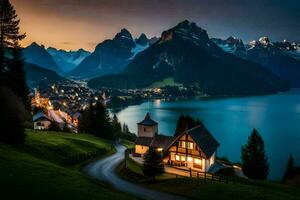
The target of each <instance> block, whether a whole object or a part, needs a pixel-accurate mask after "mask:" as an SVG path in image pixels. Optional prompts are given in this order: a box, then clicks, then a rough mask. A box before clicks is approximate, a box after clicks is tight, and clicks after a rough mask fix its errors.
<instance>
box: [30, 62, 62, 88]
mask: <svg viewBox="0 0 300 200" xmlns="http://www.w3.org/2000/svg"><path fill="white" fill-rule="evenodd" d="M24 70H25V73H26V80H27V84H28V86H29V87H30V88H36V87H39V88H44V87H47V86H49V85H52V84H53V83H56V82H58V81H62V80H64V79H63V78H62V77H61V76H59V75H58V74H57V73H56V72H54V71H52V70H49V69H45V68H43V67H40V66H38V65H35V64H31V63H25V66H24Z"/></svg>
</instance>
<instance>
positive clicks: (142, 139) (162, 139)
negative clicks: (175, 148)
mask: <svg viewBox="0 0 300 200" xmlns="http://www.w3.org/2000/svg"><path fill="white" fill-rule="evenodd" d="M137 128H138V134H137V136H138V137H137V139H136V141H135V155H138V156H143V155H144V154H145V153H146V152H147V151H148V149H149V147H153V148H155V149H156V150H157V151H159V152H162V151H163V150H165V149H166V148H167V147H168V146H169V145H170V144H171V142H172V141H173V137H169V136H165V135H158V123H157V122H156V121H154V120H152V119H151V117H150V114H149V113H147V114H146V116H145V119H144V120H143V121H141V122H139V123H137Z"/></svg>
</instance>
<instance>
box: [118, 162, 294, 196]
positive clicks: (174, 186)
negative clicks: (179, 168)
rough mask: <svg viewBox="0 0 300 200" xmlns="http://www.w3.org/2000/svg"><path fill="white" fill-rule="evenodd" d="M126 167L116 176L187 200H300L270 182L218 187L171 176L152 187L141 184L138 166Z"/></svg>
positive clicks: (209, 182) (229, 184) (163, 177)
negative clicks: (126, 168)
mask: <svg viewBox="0 0 300 200" xmlns="http://www.w3.org/2000/svg"><path fill="white" fill-rule="evenodd" d="M127 167H128V169H129V170H125V169H124V165H120V166H119V168H118V173H119V175H120V176H122V177H124V178H126V179H128V180H131V181H134V182H139V183H140V184H144V185H145V186H146V187H149V188H152V189H155V190H161V191H165V192H169V193H173V194H177V195H180V196H186V197H188V198H191V199H201V200H210V199H222V200H223V199H224V200H227V199H228V200H229V199H236V200H239V199H241V200H248V199H249V200H252V199H257V200H277V199H278V200H281V199H284V200H296V199H300V189H299V188H295V187H290V186H286V185H282V184H278V183H272V182H254V181H247V180H243V181H242V180H239V181H236V182H234V183H233V182H230V183H228V184H226V183H218V182H211V181H204V180H200V179H190V178H178V179H175V178H174V176H173V175H164V176H161V177H158V181H157V182H156V183H154V184H149V183H147V182H145V180H146V178H145V177H144V176H143V175H142V169H141V166H140V165H139V164H137V163H135V162H134V161H132V160H130V159H128V160H127Z"/></svg>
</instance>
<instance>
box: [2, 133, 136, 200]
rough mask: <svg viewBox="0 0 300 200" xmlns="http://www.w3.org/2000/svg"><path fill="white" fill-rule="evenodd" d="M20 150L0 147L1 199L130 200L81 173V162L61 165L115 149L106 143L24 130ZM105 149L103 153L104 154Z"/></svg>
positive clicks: (87, 136) (86, 136)
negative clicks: (23, 141) (89, 154)
mask: <svg viewBox="0 0 300 200" xmlns="http://www.w3.org/2000/svg"><path fill="white" fill-rule="evenodd" d="M27 135H28V136H27V139H26V142H25V144H24V145H22V146H21V147H19V148H14V147H10V146H7V145H3V144H0V177H1V181H0V191H1V197H2V198H3V197H5V198H3V199H8V198H9V199H22V198H23V199H45V200H47V199H49V200H50V199H51V200H53V199H72V200H73V199H132V197H131V196H128V195H124V194H121V193H118V192H116V191H114V190H113V189H112V188H110V187H108V186H107V185H105V184H102V183H99V182H98V181H95V180H91V179H90V178H88V177H86V176H85V175H83V174H82V173H81V172H80V168H79V166H80V164H82V163H83V160H81V161H78V162H77V163H74V164H73V165H70V164H66V163H64V160H65V159H66V158H68V157H70V156H74V155H81V154H83V153H88V152H94V151H98V150H99V149H102V151H101V152H102V154H101V155H99V156H104V155H107V154H109V153H112V152H113V151H114V150H113V149H112V148H111V145H110V144H109V143H108V141H105V140H99V139H97V138H95V137H93V136H90V135H84V134H82V135H80V134H76V135H75V134H63V133H51V134H46V133H44V132H43V133H35V132H33V131H30V130H28V131H27ZM103 149H105V151H103Z"/></svg>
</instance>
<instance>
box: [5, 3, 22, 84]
mask: <svg viewBox="0 0 300 200" xmlns="http://www.w3.org/2000/svg"><path fill="white" fill-rule="evenodd" d="M19 23H20V20H19V19H18V15H17V13H16V11H15V9H14V7H13V6H12V5H11V3H10V2H9V0H0V84H4V81H5V79H6V78H5V76H4V73H5V72H6V71H7V68H9V67H8V64H9V62H8V54H9V52H8V51H9V49H10V48H15V46H16V45H18V42H19V41H20V40H22V39H24V38H25V34H20V31H19Z"/></svg>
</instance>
